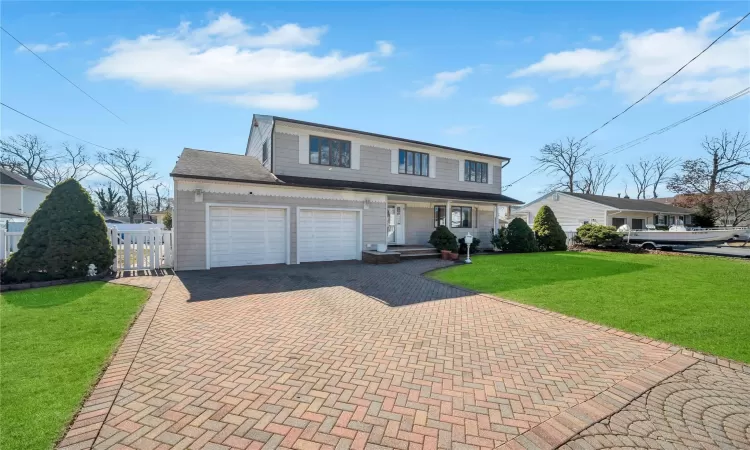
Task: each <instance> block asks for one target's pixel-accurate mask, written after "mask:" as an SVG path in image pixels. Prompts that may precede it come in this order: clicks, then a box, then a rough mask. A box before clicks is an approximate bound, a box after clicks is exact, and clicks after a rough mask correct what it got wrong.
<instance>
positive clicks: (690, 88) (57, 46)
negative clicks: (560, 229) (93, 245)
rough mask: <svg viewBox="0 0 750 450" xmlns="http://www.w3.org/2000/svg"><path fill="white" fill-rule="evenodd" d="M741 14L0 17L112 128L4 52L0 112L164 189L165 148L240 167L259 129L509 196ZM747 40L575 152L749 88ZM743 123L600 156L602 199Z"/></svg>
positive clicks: (683, 8) (562, 11)
mask: <svg viewBox="0 0 750 450" xmlns="http://www.w3.org/2000/svg"><path fill="white" fill-rule="evenodd" d="M746 9H747V4H746V3H745V2H684V3H676V2H669V3H651V2H627V3H612V2H599V3H594V2H587V3H568V2H554V3H538V2H528V3H461V4H452V3H249V2H247V3H245V2H243V3H239V2H237V3H201V2H163V3H150V2H149V3H125V2H123V3H115V2H100V3H87V2H72V3H62V2H4V4H3V15H2V25H3V27H5V28H6V29H7V30H8V31H10V32H11V33H13V34H14V35H15V36H16V37H17V38H18V39H20V40H21V41H23V42H24V43H25V44H27V45H29V46H31V48H32V49H35V51H38V52H39V54H40V55H42V56H43V57H44V58H45V59H46V60H47V61H48V62H49V63H50V64H52V65H53V66H54V67H56V68H57V69H59V70H60V71H61V72H62V73H64V74H65V75H66V76H68V77H69V78H71V79H72V80H73V81H75V82H76V83H77V84H79V85H80V86H81V87H82V88H83V89H85V90H86V91H87V92H89V93H90V94H91V95H92V96H93V97H95V98H96V99H97V100H99V101H100V102H102V103H103V104H105V105H107V107H109V108H110V109H111V110H113V111H114V112H115V113H117V114H118V115H119V116H121V117H123V118H124V119H125V121H126V122H127V123H122V122H120V121H119V120H117V119H116V118H114V117H112V116H111V115H109V114H108V113H107V112H106V111H104V110H103V109H102V108H100V107H99V106H98V105H96V104H95V103H94V102H92V101H91V100H89V99H88V98H86V97H85V96H84V95H83V94H81V93H80V92H79V91H77V90H76V89H75V88H74V87H72V86H70V85H69V84H68V83H67V82H66V81H65V80H63V79H62V78H60V77H59V76H58V75H57V74H55V73H54V72H52V71H51V70H50V69H49V68H47V67H46V66H44V65H43V64H42V63H41V62H40V61H38V60H37V59H36V58H34V56H33V55H31V54H29V53H28V52H25V51H19V50H18V45H17V44H16V43H15V42H14V41H12V40H11V39H9V38H8V37H7V36H6V35H5V34H3V35H2V47H1V49H2V67H1V72H0V74H1V75H2V101H3V102H4V103H6V104H8V105H10V106H13V107H14V108H17V109H19V110H21V111H23V112H25V113H27V114H29V115H31V116H33V117H35V118H38V119H40V120H42V121H44V122H46V123H48V124H50V125H53V126H55V127H57V128H60V129H62V130H65V131H67V132H69V133H71V134H74V135H77V136H79V137H81V138H84V139H87V140H90V141H93V142H95V143H97V144H100V145H103V146H106V147H127V148H138V149H140V150H141V151H142V152H143V153H144V154H145V155H147V156H148V157H149V158H151V159H152V160H153V162H154V167H155V169H156V170H157V171H158V172H159V173H160V174H161V175H162V177H163V179H164V180H165V181H167V180H168V175H167V174H168V173H169V170H170V169H171V168H172V167H173V165H174V162H175V160H176V158H177V156H178V155H179V153H180V152H181V151H182V148H183V147H192V148H202V149H209V150H215V151H223V152H233V153H242V152H243V151H244V146H245V144H246V141H247V134H248V132H249V126H250V120H251V117H252V114H253V113H266V114H276V115H282V116H287V117H293V118H297V119H301V120H310V121H316V122H322V123H326V124H331V125H338V126H344V127H350V128H356V129H362V130H367V131H373V132H378V133H383V134H391V135H396V136H401V137H406V138H412V139H418V140H425V141H428V142H434V143H439V144H443V145H450V146H456V147H460V148H466V149H470V150H475V151H480V152H486V153H492V154H498V155H503V156H508V157H510V158H512V162H511V164H510V165H509V166H508V167H507V168H506V170H505V172H504V176H505V181H506V182H508V181H511V180H514V179H516V178H518V177H520V176H522V175H524V174H526V173H527V172H528V171H530V170H531V169H533V168H534V162H533V160H532V158H531V157H532V156H533V155H535V154H536V152H537V150H538V149H539V148H540V147H541V146H543V145H544V144H545V143H548V142H550V141H554V140H558V139H561V138H564V137H566V136H574V137H581V136H583V135H585V134H587V133H588V132H590V131H591V130H593V129H594V128H596V127H597V126H599V125H600V124H601V123H603V122H604V121H605V120H607V119H608V118H610V117H612V116H613V115H614V114H616V113H617V112H619V111H621V110H622V109H623V108H624V107H625V106H627V105H628V104H629V103H630V102H632V101H633V100H635V99H637V98H638V97H640V96H641V95H642V94H644V93H645V92H647V91H648V90H650V89H651V88H652V87H653V86H655V85H656V84H657V83H658V82H659V81H661V80H662V79H664V78H666V76H668V75H669V74H671V73H672V72H674V71H675V70H676V69H677V68H678V67H679V66H681V65H682V64H684V62H686V61H687V60H688V59H690V58H691V57H692V56H694V55H695V54H696V53H697V52H698V51H700V50H701V49H702V48H703V47H705V46H706V45H707V44H708V42H710V41H711V40H712V39H713V38H715V37H716V36H718V35H719V34H720V33H721V32H723V31H724V30H725V29H726V28H728V26H729V25H731V23H733V22H734V21H736V19H737V18H739V17H741V16H742V15H743V14H745V13H746V12H747V11H746ZM746 22H747V23H743V25H742V26H741V27H739V28H738V29H737V30H736V32H733V33H732V34H730V35H727V36H726V37H725V38H724V39H722V41H720V43H719V44H717V46H715V47H714V48H712V49H711V50H709V52H708V53H706V54H705V55H704V56H702V57H701V58H700V59H699V60H697V61H696V62H695V63H693V64H692V65H691V66H689V70H686V71H685V72H684V73H682V74H680V75H679V76H678V77H676V78H675V79H674V80H672V81H671V82H670V83H669V84H668V85H666V86H665V87H664V89H662V90H660V91H658V95H654V96H653V97H652V98H650V99H649V101H647V102H645V103H643V104H641V105H639V106H637V107H636V108H634V109H633V110H631V111H630V112H629V113H628V114H626V115H625V116H623V117H622V118H620V119H618V120H617V121H615V122H614V123H613V124H612V125H610V126H608V127H606V128H605V129H603V130H602V131H600V132H598V133H596V134H595V135H594V136H592V137H591V138H590V139H589V142H590V144H592V145H593V146H595V149H596V151H597V152H605V151H606V150H609V149H610V148H612V147H615V146H617V145H620V144H622V143H625V142H627V141H629V140H631V139H633V138H636V137H639V136H641V135H643V134H646V133H649V132H651V131H654V130H656V129H658V128H661V127H662V126H665V125H668V124H670V123H672V122H674V121H676V120H678V119H680V118H682V117H684V116H687V115H689V114H691V113H693V112H695V111H698V110H700V109H702V108H704V107H705V106H708V105H710V104H711V103H713V102H715V101H717V100H720V99H722V98H724V97H726V96H727V95H729V94H731V93H734V92H736V91H738V90H740V89H742V88H744V87H746V86H748V85H750V20H749V21H746ZM749 118H750V96H745V97H743V98H742V99H740V100H737V101H734V102H732V103H730V104H727V105H725V106H722V107H720V108H717V109H716V110H714V111H712V112H710V113H708V114H705V115H703V116H701V117H700V118H698V119H696V120H693V121H691V122H689V123H688V124H685V125H683V126H681V127H678V128H676V129H674V130H672V131H670V132H668V133H666V134H663V135H661V136H658V137H656V138H654V139H651V140H650V141H648V142H647V143H645V144H643V145H640V146H638V147H635V148H632V149H630V150H628V151H625V152H622V153H619V154H615V155H612V156H609V157H608V160H609V161H611V162H612V163H617V164H618V165H620V166H623V167H621V169H620V175H619V176H618V177H617V178H616V179H615V181H614V182H613V183H612V184H611V185H610V187H609V189H608V193H610V194H615V193H617V192H623V191H624V182H625V181H626V180H627V178H628V177H627V175H626V172H625V170H624V164H626V163H628V162H633V161H636V160H637V159H638V158H639V157H641V156H646V157H647V156H651V155H657V154H667V155H674V156H679V157H683V158H685V157H691V156H695V155H697V154H699V152H700V146H699V143H700V140H701V139H702V137H703V136H704V135H706V134H716V133H718V132H719V131H721V129H722V128H727V129H729V130H732V131H743V132H744V131H747V130H748V127H749V122H750V121H749ZM16 133H37V134H39V135H40V136H42V137H43V138H44V139H45V140H46V141H48V142H49V143H50V144H53V145H56V144H57V143H60V142H62V141H65V140H68V141H73V140H72V139H69V138H66V137H65V136H62V135H59V134H57V133H55V132H54V131H51V130H48V129H45V128H44V127H42V126H40V125H37V124H35V123H33V122H31V121H29V120H28V119H26V118H23V117H20V116H17V115H16V114H15V113H13V112H10V111H8V110H7V109H3V110H2V136H3V137H6V136H8V135H13V134H16ZM90 149H91V150H95V149H94V148H91V147H90ZM551 181H552V179H550V178H548V177H546V176H545V175H543V174H540V175H535V176H532V177H529V178H527V179H525V180H523V181H522V182H519V183H517V184H516V185H514V186H513V187H512V188H510V189H509V190H507V192H506V193H507V194H508V195H511V196H513V197H516V198H519V199H521V200H531V199H533V198H535V197H536V196H538V193H539V191H540V190H541V189H542V188H543V187H544V186H545V185H546V184H548V183H550V182H551ZM630 185H631V186H632V182H631V183H630ZM630 192H631V194H632V193H633V189H632V187H631V188H630ZM664 193H665V194H666V192H664Z"/></svg>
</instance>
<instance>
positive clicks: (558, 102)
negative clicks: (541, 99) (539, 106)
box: [547, 93, 584, 109]
mask: <svg viewBox="0 0 750 450" xmlns="http://www.w3.org/2000/svg"><path fill="white" fill-rule="evenodd" d="M583 101H584V98H583V97H582V96H580V95H576V94H572V93H569V94H565V95H563V96H562V97H557V98H553V99H552V100H550V101H549V102H548V103H547V105H548V106H549V107H550V108H552V109H567V108H572V107H574V106H578V105H580V104H582V103H583Z"/></svg>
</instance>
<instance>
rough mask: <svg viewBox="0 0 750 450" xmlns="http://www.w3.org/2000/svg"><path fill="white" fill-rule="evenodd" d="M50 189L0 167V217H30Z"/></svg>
mask: <svg viewBox="0 0 750 450" xmlns="http://www.w3.org/2000/svg"><path fill="white" fill-rule="evenodd" d="M51 190H52V189H50V188H48V187H47V186H44V185H43V184H39V183H37V182H36V181H33V180H30V179H28V178H26V177H24V176H22V175H19V174H17V173H14V172H11V171H9V170H6V169H2V168H0V218H6V219H8V218H18V217H20V218H23V217H31V215H32V214H34V211H36V210H37V208H39V205H40V204H41V203H42V201H44V199H45V198H46V197H47V194H49V193H50V191H51Z"/></svg>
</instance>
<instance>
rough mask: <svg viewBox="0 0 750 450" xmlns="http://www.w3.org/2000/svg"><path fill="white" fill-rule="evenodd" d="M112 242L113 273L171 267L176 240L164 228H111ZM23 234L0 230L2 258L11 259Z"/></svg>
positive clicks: (0, 253)
mask: <svg viewBox="0 0 750 450" xmlns="http://www.w3.org/2000/svg"><path fill="white" fill-rule="evenodd" d="M107 230H108V236H109V241H110V242H111V243H112V246H113V247H114V248H115V250H116V256H115V259H114V261H113V262H112V270H114V271H115V272H117V271H122V270H150V269H166V268H170V267H172V259H173V254H174V252H173V250H174V237H173V234H172V231H169V230H163V229H161V228H150V229H141V230H135V231H133V230H129V231H124V230H118V229H117V227H114V226H112V227H108V228H107ZM22 235H23V231H12V232H9V231H5V230H3V229H0V258H2V259H3V260H5V259H8V256H10V254H11V253H13V252H15V251H16V250H17V249H18V241H19V240H20V239H21V236H22Z"/></svg>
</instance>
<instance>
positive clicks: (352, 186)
mask: <svg viewBox="0 0 750 450" xmlns="http://www.w3.org/2000/svg"><path fill="white" fill-rule="evenodd" d="M276 176H277V177H278V179H279V180H280V181H282V182H283V183H285V184H287V185H290V186H300V187H315V188H323V189H336V190H351V191H362V192H378V193H382V194H395V195H409V196H417V197H429V198H444V199H448V200H450V199H456V200H474V201H481V202H492V203H506V204H514V205H520V204H523V202H521V201H519V200H516V199H514V198H511V197H508V196H507V195H502V194H493V193H489V192H470V191H455V190H450V189H435V188H426V187H418V186H403V185H397V184H380V183H365V182H361V181H344V180H333V179H326V178H307V177H292V176H286V175H276Z"/></svg>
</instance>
